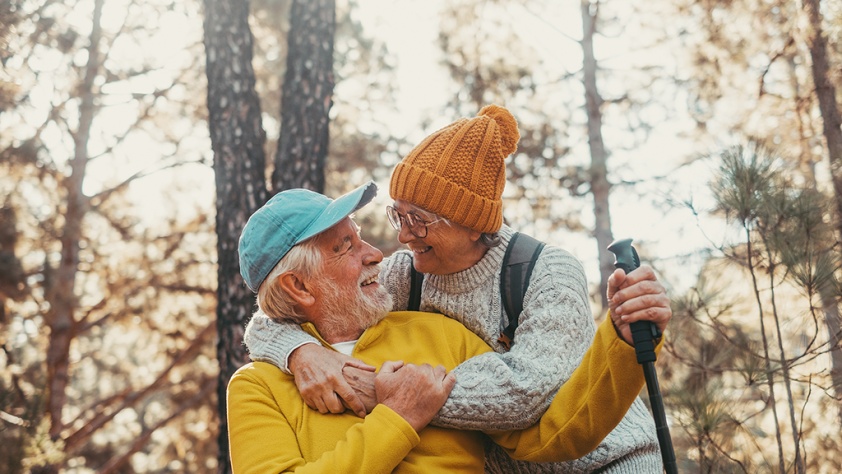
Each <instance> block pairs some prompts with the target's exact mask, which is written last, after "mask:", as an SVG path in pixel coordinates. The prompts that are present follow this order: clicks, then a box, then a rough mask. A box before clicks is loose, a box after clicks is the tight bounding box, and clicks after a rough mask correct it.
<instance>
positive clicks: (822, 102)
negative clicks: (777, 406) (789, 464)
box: [803, 0, 842, 423]
mask: <svg viewBox="0 0 842 474" xmlns="http://www.w3.org/2000/svg"><path fill="white" fill-rule="evenodd" d="M803 5H804V11H805V12H806V13H807V19H808V21H809V24H810V31H809V40H808V41H809V47H810V57H811V58H812V69H813V83H814V84H815V87H816V97H817V98H818V101H819V110H820V111H821V114H822V122H823V131H824V137H825V140H826V142H827V152H828V159H829V160H830V173H831V178H832V180H833V191H834V198H835V200H834V202H835V203H836V231H837V232H838V238H842V116H840V112H839V107H838V106H837V104H836V89H835V87H834V86H833V83H832V82H831V81H830V74H829V69H830V66H829V63H828V58H827V40H826V39H825V37H824V35H823V33H822V23H821V22H822V18H821V12H820V10H819V1H818V0H804V2H803ZM821 297H822V305H823V310H824V314H825V323H826V324H827V330H828V336H829V342H830V349H831V352H830V355H831V360H832V363H833V367H832V369H831V374H832V381H833V386H834V390H835V392H836V396H837V397H839V396H840V395H842V347H840V337H842V334H840V327H839V326H840V322H839V297H838V295H836V294H835V292H834V291H833V289H832V288H831V289H829V291H828V288H827V287H826V286H824V287H823V288H821ZM839 420H840V423H842V407H840V414H839Z"/></svg>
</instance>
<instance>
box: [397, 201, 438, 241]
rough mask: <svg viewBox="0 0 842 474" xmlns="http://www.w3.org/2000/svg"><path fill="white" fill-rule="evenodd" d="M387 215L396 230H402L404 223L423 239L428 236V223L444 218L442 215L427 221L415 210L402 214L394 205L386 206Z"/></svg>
mask: <svg viewBox="0 0 842 474" xmlns="http://www.w3.org/2000/svg"><path fill="white" fill-rule="evenodd" d="M386 217H388V218H389V224H392V227H393V228H394V229H395V230H396V231H398V232H400V231H401V227H403V225H407V226H408V227H409V232H410V233H411V234H412V235H414V236H415V237H418V238H419V239H423V238H424V237H426V236H427V226H428V225H430V224H435V223H436V222H438V221H440V220H442V219H443V218H442V217H439V218H438V219H436V220H434V221H429V222H427V221H425V220H424V219H422V218H421V217H420V216H419V215H418V214H416V213H414V212H407V213H406V214H401V213H400V212H398V210H397V209H395V208H394V207H392V206H386Z"/></svg>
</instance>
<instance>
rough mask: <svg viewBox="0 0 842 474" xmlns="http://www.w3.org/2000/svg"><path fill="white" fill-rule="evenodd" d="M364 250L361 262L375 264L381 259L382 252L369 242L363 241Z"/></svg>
mask: <svg viewBox="0 0 842 474" xmlns="http://www.w3.org/2000/svg"><path fill="white" fill-rule="evenodd" d="M363 245H364V246H365V252H364V255H363V263H365V264H366V265H377V264H379V263H380V262H382V261H383V252H381V251H380V249H378V248H377V247H375V246H373V245H371V244H370V243H368V242H366V241H363Z"/></svg>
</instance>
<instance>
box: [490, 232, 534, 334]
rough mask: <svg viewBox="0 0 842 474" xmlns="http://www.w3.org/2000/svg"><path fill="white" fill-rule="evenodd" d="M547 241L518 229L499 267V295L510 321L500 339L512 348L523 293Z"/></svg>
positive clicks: (521, 310) (521, 309) (521, 306)
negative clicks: (501, 265) (544, 241)
mask: <svg viewBox="0 0 842 474" xmlns="http://www.w3.org/2000/svg"><path fill="white" fill-rule="evenodd" d="M544 245H545V244H544V243H543V242H541V241H540V240H537V239H535V238H533V237H531V236H529V235H526V234H522V233H520V232H515V233H514V234H513V235H512V238H511V240H509V246H508V247H507V248H506V253H505V255H504V256H503V267H502V268H501V270H500V295H501V296H502V298H503V308H504V309H505V310H506V316H507V317H508V321H509V324H508V326H506V328H505V329H503V331H502V332H501V333H500V337H498V338H497V342H499V343H500V344H503V345H504V346H505V347H506V349H507V350H508V349H511V347H512V342H513V341H514V339H515V330H516V329H517V326H518V319H519V317H520V313H521V312H523V295H525V294H526V289H527V288H528V287H529V278H530V277H531V276H532V270H533V269H534V268H535V261H536V260H538V256H539V255H540V254H541V251H542V250H543V249H544Z"/></svg>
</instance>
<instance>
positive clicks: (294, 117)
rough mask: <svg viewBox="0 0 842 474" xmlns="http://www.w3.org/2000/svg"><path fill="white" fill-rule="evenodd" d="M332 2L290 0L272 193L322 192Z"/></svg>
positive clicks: (330, 84) (333, 13) (330, 83)
mask: <svg viewBox="0 0 842 474" xmlns="http://www.w3.org/2000/svg"><path fill="white" fill-rule="evenodd" d="M335 10H336V6H335V1H334V0H310V1H307V0H294V1H293V3H292V8H291V14H290V15H291V16H290V29H289V36H288V40H287V45H288V53H287V69H286V74H285V76H284V84H283V90H282V94H281V132H280V139H279V142H278V152H277V155H276V156H275V170H274V172H273V173H272V191H273V192H275V193H277V192H279V191H283V190H284V189H290V188H297V187H303V188H307V189H311V190H313V191H318V192H324V187H325V171H324V168H325V161H326V158H327V152H328V137H329V131H328V125H329V123H330V118H329V116H328V114H329V112H330V107H331V105H333V99H332V96H333V85H334V78H333V41H334V33H335V31H336V11H335Z"/></svg>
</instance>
